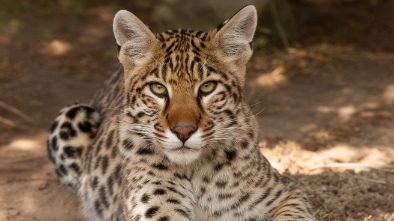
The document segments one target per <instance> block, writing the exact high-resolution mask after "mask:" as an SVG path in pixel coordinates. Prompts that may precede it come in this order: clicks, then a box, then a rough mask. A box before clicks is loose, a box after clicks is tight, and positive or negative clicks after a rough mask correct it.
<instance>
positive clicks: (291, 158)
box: [0, 1, 394, 221]
mask: <svg viewBox="0 0 394 221" xmlns="http://www.w3.org/2000/svg"><path fill="white" fill-rule="evenodd" d="M298 2H301V1H298ZM306 2H307V1H306ZM323 2H324V1H323ZM349 2H350V1H349ZM370 2H372V3H370V4H367V5H363V4H360V5H358V4H356V5H353V6H352V7H353V8H350V9H349V8H347V6H346V7H343V8H342V9H341V10H342V11H341V10H337V9H334V8H333V6H331V5H324V4H323V3H322V4H323V5H318V6H317V5H315V4H309V3H308V4H306V3H302V4H301V3H297V4H295V5H294V9H295V10H296V14H297V13H299V14H301V15H302V16H298V22H299V25H300V37H301V40H300V41H299V43H298V44H296V48H293V49H291V50H289V51H288V52H283V51H278V52H273V53H271V54H269V55H262V54H259V53H258V52H257V53H256V54H255V56H254V58H253V59H252V60H251V62H250V64H249V67H248V81H247V82H246V87H245V94H246V96H245V99H246V100H247V102H248V103H249V104H250V105H251V107H252V109H253V111H254V113H255V114H256V116H257V118H258V120H259V126H260V147H261V152H262V153H263V154H264V155H266V156H267V157H268V158H269V160H270V161H271V163H272V164H273V166H274V167H276V168H277V169H278V170H279V171H280V172H282V173H285V174H287V175H288V176H289V177H291V178H292V179H294V180H295V181H296V182H298V183H299V184H300V185H301V186H303V187H304V189H305V190H306V191H307V192H308V194H309V195H310V197H311V201H312V203H313V206H314V208H315V210H316V217H317V219H318V220H349V221H350V220H386V221H393V220H394V133H393V131H394V54H393V51H394V50H393V48H394V43H393V42H392V40H390V39H389V38H388V37H387V36H394V27H393V24H392V22H391V23H390V22H389V21H393V20H394V15H393V13H391V12H392V10H394V7H393V3H392V2H389V1H377V3H376V4H377V5H374V4H375V3H374V1H370ZM381 2H383V3H381ZM390 7H391V8H390ZM357 10H358V11H357ZM355 11H357V12H359V16H358V17H357V16H356V13H355ZM319 12H320V13H319ZM367 12H368V13H369V15H371V16H372V17H373V18H374V19H372V20H371V21H370V22H369V23H368V22H366V21H365V16H362V14H363V13H367ZM113 13H114V9H113V8H110V7H92V8H89V9H86V16H84V17H83V19H81V20H78V22H75V21H74V22H70V23H68V22H64V21H57V20H53V21H48V22H43V21H42V20H40V19H36V18H34V17H28V18H27V20H24V22H25V23H22V25H20V27H19V28H18V29H17V30H16V31H15V30H13V29H12V27H13V25H12V22H9V23H7V22H8V21H6V22H3V23H5V25H4V24H2V26H0V28H1V29H0V30H1V32H0V58H1V60H0V70H1V72H0V131H1V132H0V221H3V220H4V221H5V220H7V221H11V220H12V221H14V220H15V221H20V220H44V221H45V220H48V221H49V220H82V216H81V214H80V210H79V207H78V203H77V200H76V198H75V197H74V196H72V195H70V194H69V193H68V192H67V191H66V190H65V189H64V188H63V187H62V186H60V185H59V183H58V181H57V180H56V177H55V175H54V172H53V171H52V167H51V165H50V163H49V161H48V160H47V157H46V149H45V139H46V131H47V127H48V125H49V123H50V121H51V120H52V119H53V118H54V117H55V115H56V113H57V112H58V110H60V108H61V107H62V106H65V105H67V104H70V103H73V102H75V101H88V100H89V99H90V97H91V96H92V94H93V93H94V92H95V91H96V90H97V89H98V88H100V86H101V85H102V82H103V81H104V80H105V79H106V78H107V77H108V76H109V74H110V70H111V67H113V66H114V65H116V62H117V61H116V47H115V43H114V40H113V37H112V33H111V20H112V16H113ZM315 15H319V16H321V20H319V21H317V20H314V18H315V17H314V16H315ZM390 16H391V17H390ZM324 18H327V19H328V18H331V19H332V20H330V21H332V22H330V23H329V22H326V21H325V20H324ZM345 18H347V19H345ZM341 19H344V20H341ZM363 19H364V20H363ZM357 21H358V23H357ZM346 22H348V23H349V24H350V25H351V27H352V28H351V29H349V28H347V27H346V25H347V23H346ZM14 23H15V21H14ZM340 24H344V25H340ZM366 25H370V26H367V27H368V28H366V27H365V26H366ZM319 27H326V28H325V29H324V28H320V29H319ZM365 29H368V30H369V33H370V34H369V35H366V34H367V33H366V31H365ZM48 30H51V32H50V33H49V34H47V35H48V36H50V37H46V35H45V36H44V37H43V36H42V33H45V32H46V31H48ZM330 36H331V37H330ZM361 36H364V38H363V37H361ZM365 39H367V40H365Z"/></svg>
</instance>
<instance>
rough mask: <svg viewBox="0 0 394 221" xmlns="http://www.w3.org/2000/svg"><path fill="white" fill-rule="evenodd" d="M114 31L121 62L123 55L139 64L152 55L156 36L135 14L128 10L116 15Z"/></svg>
mask: <svg viewBox="0 0 394 221" xmlns="http://www.w3.org/2000/svg"><path fill="white" fill-rule="evenodd" d="M113 29H114V34H115V39H116V43H117V44H118V47H119V59H120V60H121V62H122V56H123V55H125V56H126V57H130V58H132V59H133V61H134V62H138V60H141V59H144V58H145V57H146V56H147V55H149V54H150V49H151V47H152V43H153V42H154V41H155V40H156V38H155V35H154V34H153V32H152V31H151V30H149V28H148V27H147V26H146V25H145V24H144V23H143V22H142V21H141V20H140V19H138V18H137V16H135V15H134V14H133V13H131V12H128V11H126V10H121V11H119V12H118V13H116V15H115V18H114V24H113ZM122 63H123V62H122Z"/></svg>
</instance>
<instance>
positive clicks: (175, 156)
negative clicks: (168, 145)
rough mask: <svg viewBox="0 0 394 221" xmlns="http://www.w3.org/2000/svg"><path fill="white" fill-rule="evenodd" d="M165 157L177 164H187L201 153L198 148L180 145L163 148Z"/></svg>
mask: <svg viewBox="0 0 394 221" xmlns="http://www.w3.org/2000/svg"><path fill="white" fill-rule="evenodd" d="M164 154H165V155H166V157H167V158H168V159H169V160H170V161H171V162H173V163H175V164H177V165H187V164H190V163H193V162H195V161H196V160H197V159H198V158H199V157H200V154H201V151H200V150H199V149H192V148H187V147H180V148H177V149H172V150H165V153H164Z"/></svg>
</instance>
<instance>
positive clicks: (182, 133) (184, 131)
mask: <svg viewBox="0 0 394 221" xmlns="http://www.w3.org/2000/svg"><path fill="white" fill-rule="evenodd" d="M171 131H172V132H173V133H174V134H176V135H177V136H178V138H179V139H180V140H181V141H182V142H186V140H187V139H189V137H190V135H191V134H192V133H193V132H194V131H196V127H194V126H193V125H175V126H174V127H172V128H171Z"/></svg>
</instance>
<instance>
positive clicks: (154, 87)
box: [150, 82, 167, 96]
mask: <svg viewBox="0 0 394 221" xmlns="http://www.w3.org/2000/svg"><path fill="white" fill-rule="evenodd" d="M150 90H151V91H152V93H154V94H155V95H157V96H163V95H166V94H167V88H166V87H164V85H162V84H160V83H156V82H155V83H151V84H150Z"/></svg>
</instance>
